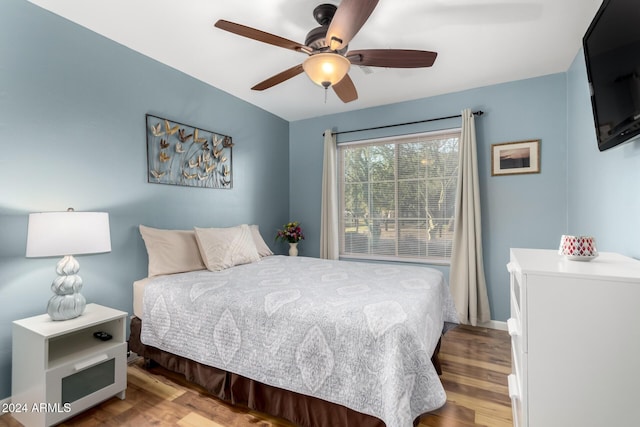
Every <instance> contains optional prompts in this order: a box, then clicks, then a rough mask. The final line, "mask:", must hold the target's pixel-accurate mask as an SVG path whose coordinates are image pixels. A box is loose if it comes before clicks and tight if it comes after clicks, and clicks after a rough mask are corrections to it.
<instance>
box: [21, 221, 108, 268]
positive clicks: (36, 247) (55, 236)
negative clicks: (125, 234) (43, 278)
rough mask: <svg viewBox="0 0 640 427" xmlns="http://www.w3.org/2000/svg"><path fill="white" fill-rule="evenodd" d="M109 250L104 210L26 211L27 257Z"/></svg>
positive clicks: (94, 252)
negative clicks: (27, 212) (29, 212)
mask: <svg viewBox="0 0 640 427" xmlns="http://www.w3.org/2000/svg"><path fill="white" fill-rule="evenodd" d="M110 251H111V237H110V230H109V214H108V213H106V212H75V211H67V212H43V213H32V214H29V225H28V228H27V254H26V255H27V257H47V256H64V255H79V254H96V253H102V252H110Z"/></svg>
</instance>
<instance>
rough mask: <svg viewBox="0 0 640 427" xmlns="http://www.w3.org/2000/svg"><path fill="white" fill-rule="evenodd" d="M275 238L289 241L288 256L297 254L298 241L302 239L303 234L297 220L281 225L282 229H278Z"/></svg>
mask: <svg viewBox="0 0 640 427" xmlns="http://www.w3.org/2000/svg"><path fill="white" fill-rule="evenodd" d="M276 240H281V241H283V242H287V243H289V256H297V255H298V242H299V241H300V240H304V234H303V233H302V228H300V223H299V222H297V221H294V222H288V223H286V224H285V225H283V226H282V230H278V233H277V234H276Z"/></svg>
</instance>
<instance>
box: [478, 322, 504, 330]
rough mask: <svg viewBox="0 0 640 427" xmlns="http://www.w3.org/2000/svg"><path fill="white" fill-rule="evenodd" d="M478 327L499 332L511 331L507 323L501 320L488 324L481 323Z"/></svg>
mask: <svg viewBox="0 0 640 427" xmlns="http://www.w3.org/2000/svg"><path fill="white" fill-rule="evenodd" d="M478 326H480V327H483V328H489V329H497V330H499V331H508V330H509V329H507V322H503V321H501V320H489V321H488V322H484V323H481V324H480V325H478Z"/></svg>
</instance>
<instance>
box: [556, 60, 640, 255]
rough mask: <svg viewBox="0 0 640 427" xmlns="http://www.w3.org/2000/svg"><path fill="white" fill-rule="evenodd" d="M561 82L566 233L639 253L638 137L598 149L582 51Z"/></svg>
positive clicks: (613, 249) (610, 249)
mask: <svg viewBox="0 0 640 427" xmlns="http://www.w3.org/2000/svg"><path fill="white" fill-rule="evenodd" d="M567 81H568V90H567V104H568V113H569V114H568V117H567V118H568V120H567V122H568V151H567V160H568V172H569V173H568V183H569V189H570V191H569V193H568V197H567V200H568V209H567V215H568V222H569V233H571V234H588V235H592V236H594V237H595V238H596V244H597V247H598V250H600V251H608V252H620V253H622V254H624V255H627V256H631V257H634V258H640V243H639V242H640V227H639V224H640V194H639V192H638V189H637V187H638V183H640V142H637V141H634V142H630V143H627V144H622V145H619V146H617V147H614V148H611V149H609V150H606V151H603V152H600V151H598V148H597V143H596V134H595V128H594V125H593V115H592V113H591V103H590V101H589V86H588V82H587V74H586V68H585V62H584V56H583V54H582V52H580V53H579V54H578V55H577V56H576V59H575V60H574V61H573V64H572V65H571V68H570V69H569V71H568V72H567Z"/></svg>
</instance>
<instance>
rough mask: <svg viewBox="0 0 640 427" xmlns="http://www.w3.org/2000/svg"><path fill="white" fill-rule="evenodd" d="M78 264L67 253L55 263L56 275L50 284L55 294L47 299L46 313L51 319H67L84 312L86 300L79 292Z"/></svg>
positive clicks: (80, 280) (80, 279) (80, 286)
mask: <svg viewBox="0 0 640 427" xmlns="http://www.w3.org/2000/svg"><path fill="white" fill-rule="evenodd" d="M78 271H80V264H79V263H78V261H77V260H76V259H75V258H74V257H72V256H70V255H68V256H65V257H64V258H62V259H61V260H60V261H59V262H58V264H57V265H56V273H58V277H57V278H56V279H55V280H54V281H53V283H52V284H51V291H53V293H54V294H55V295H54V296H52V297H51V299H50V300H49V304H48V305H47V313H49V316H50V317H51V319H53V320H68V319H73V318H75V317H78V316H80V315H81V314H82V313H84V309H85V306H86V305H87V301H86V300H85V298H84V296H82V294H81V293H80V290H81V289H82V278H81V277H80V276H78V274H77V273H78Z"/></svg>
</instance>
